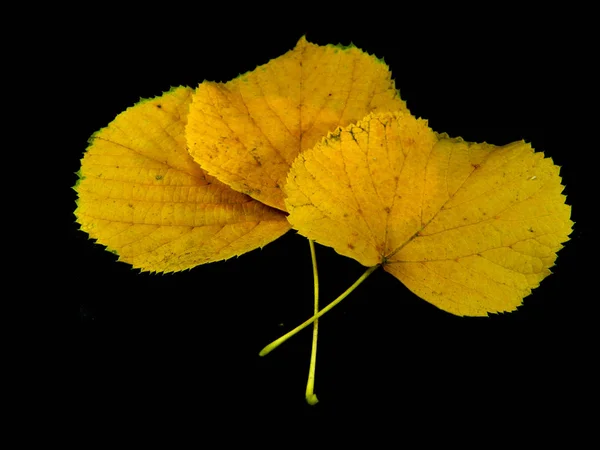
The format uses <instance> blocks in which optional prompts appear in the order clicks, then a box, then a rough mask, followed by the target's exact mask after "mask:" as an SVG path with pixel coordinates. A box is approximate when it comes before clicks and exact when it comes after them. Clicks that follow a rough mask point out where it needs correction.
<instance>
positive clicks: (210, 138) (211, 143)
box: [186, 38, 406, 210]
mask: <svg viewBox="0 0 600 450" xmlns="http://www.w3.org/2000/svg"><path fill="white" fill-rule="evenodd" d="M397 110H402V111H406V105H405V103H404V102H403V101H402V100H401V99H400V97H399V95H398V92H397V90H396V88H395V87H394V82H393V80H392V79H391V73H390V71H389V69H388V67H387V65H385V63H383V61H381V60H378V59H377V58H375V57H374V56H371V55H369V54H367V53H364V52H362V51H361V50H359V49H357V48H356V47H353V46H350V47H338V46H332V45H327V46H319V45H315V44H311V43H309V42H307V41H306V39H305V38H301V39H300V41H299V42H298V44H297V45H296V47H295V48H294V49H293V50H291V51H289V52H288V53H286V54H284V55H283V56H280V57H279V58H276V59H274V60H272V61H270V62H269V63H267V64H265V65H263V66H260V67H258V68H257V69H255V70H254V71H252V72H249V73H246V74H243V75H240V76H239V77H238V78H236V79H234V80H232V81H229V82H228V83H225V84H223V83H213V82H203V83H201V84H200V85H199V87H198V89H197V90H196V93H195V94H194V98H193V102H192V105H191V107H190V115H189V123H188V125H187V129H186V133H187V138H188V147H189V150H190V154H191V155H192V157H193V158H194V160H195V161H196V162H197V163H198V164H200V166H201V167H202V168H203V169H205V170H207V171H208V173H210V174H211V175H213V176H215V177H216V178H218V179H219V180H221V181H222V182H224V183H226V184H228V185H229V186H231V187H232V188H233V189H235V190H237V191H239V192H243V193H245V194H248V195H250V196H252V197H253V198H255V199H257V200H259V201H261V202H263V203H265V204H267V205H270V206H272V207H274V208H278V209H280V210H285V206H284V195H283V192H282V187H283V185H284V184H285V179H286V175H287V173H288V171H289V169H290V166H291V164H292V162H293V161H294V159H295V158H296V156H297V155H298V154H299V153H300V152H303V151H305V150H307V149H310V148H312V147H313V146H314V145H315V144H316V143H317V142H319V141H320V140H321V139H322V138H323V137H324V136H325V135H326V134H327V132H329V131H333V130H334V129H335V128H336V127H338V126H346V125H348V124H350V123H353V122H356V121H357V120H360V119H362V118H363V117H364V116H366V115H367V114H368V113H370V112H374V111H397Z"/></svg>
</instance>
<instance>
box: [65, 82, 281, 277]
mask: <svg viewBox="0 0 600 450" xmlns="http://www.w3.org/2000/svg"><path fill="white" fill-rule="evenodd" d="M191 94H192V90H191V89H189V88H185V87H180V88H176V89H173V90H171V91H170V92H168V93H166V94H164V95H163V96H161V97H156V98H154V99H151V100H145V101H142V102H140V103H138V104H137V105H135V106H133V107H131V108H129V109H127V110H126V111H125V112H123V113H121V114H119V115H118V116H117V117H116V118H115V120H114V121H113V122H111V123H110V124H109V125H108V127H106V128H104V129H102V130H100V131H99V132H97V133H96V134H95V135H94V136H93V137H92V140H91V141H90V142H91V145H90V146H89V147H88V149H87V151H86V153H85V155H84V157H83V158H82V160H81V170H80V173H79V175H80V179H79V181H78V184H77V185H76V187H75V189H76V191H77V192H78V194H79V199H78V207H77V210H76V211H75V215H76V217H77V221H78V222H79V223H80V224H81V229H82V230H83V231H85V232H87V233H89V235H90V237H92V238H94V239H97V241H98V243H100V244H103V245H105V246H107V247H108V249H109V250H111V251H113V252H115V253H117V254H118V255H119V260H120V261H124V262H127V263H129V264H131V265H133V266H134V267H136V268H140V269H142V270H143V271H153V272H174V271H179V270H184V269H189V268H192V267H194V266H196V265H198V264H203V263H207V262H212V261H218V260H222V259H227V258H230V257H232V256H236V255H240V254H242V253H245V252H248V251H250V250H253V249H255V248H257V247H262V246H264V245H266V244H268V243H269V242H271V241H273V240H274V239H276V238H278V237H279V236H281V235H282V234H284V233H285V232H286V231H287V230H288V229H289V224H288V222H287V220H286V218H285V215H284V214H282V213H281V212H279V211H277V210H275V209H273V208H269V207H268V206H265V205H262V204H261V203H259V202H257V201H255V200H253V199H251V198H250V197H248V196H246V195H243V194H240V193H239V192H235V191H233V190H232V189H231V188H229V187H228V186H226V185H225V184H223V183H221V182H219V181H218V180H216V179H214V178H213V177H211V176H209V175H207V174H206V172H204V171H203V170H202V169H201V168H200V167H199V166H198V165H197V164H196V163H195V162H194V161H193V160H192V158H191V157H190V156H189V154H188V152H187V150H186V144H185V136H184V131H185V124H186V118H187V112H188V108H189V103H190V101H191Z"/></svg>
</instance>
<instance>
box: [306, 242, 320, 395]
mask: <svg viewBox="0 0 600 450" xmlns="http://www.w3.org/2000/svg"><path fill="white" fill-rule="evenodd" d="M308 243H309V244H310V257H311V260H312V266H313V281H314V283H315V309H314V311H315V312H314V314H318V313H319V272H318V271H317V255H316V253H315V243H314V241H312V240H311V239H309V240H308ZM318 334H319V319H316V320H315V321H314V323H313V341H312V348H311V352H310V367H309V369H308V382H307V383H306V401H307V402H308V404H309V405H316V404H317V403H319V399H318V398H317V396H316V395H315V369H316V366H317V336H318Z"/></svg>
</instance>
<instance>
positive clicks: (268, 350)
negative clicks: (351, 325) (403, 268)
mask: <svg viewBox="0 0 600 450" xmlns="http://www.w3.org/2000/svg"><path fill="white" fill-rule="evenodd" d="M378 267H379V266H378V265H377V266H373V267H369V268H368V269H367V270H366V271H365V273H363V274H362V275H361V276H360V278H359V279H358V280H356V281H355V282H354V284H353V285H352V286H350V287H349V288H348V289H346V290H345V291H344V293H343V294H342V295H340V296H339V297H338V298H336V299H335V300H334V301H332V302H331V303H330V304H329V305H327V306H326V307H325V308H323V309H322V310H321V311H319V312H318V313H317V314H315V315H314V316H312V317H311V318H310V319H308V320H307V321H305V322H304V323H302V324H300V325H298V326H297V327H296V328H294V329H293V330H292V331H290V332H288V333H286V334H284V335H283V336H281V337H280V338H279V339H276V340H274V341H273V342H271V343H270V344H269V345H267V346H266V347H265V348H263V349H262V350H261V351H260V353H259V355H260V356H265V355H268V354H269V353H271V352H272V351H273V350H275V349H276V348H277V347H279V346H280V345H281V344H283V343H284V342H285V341H287V340H288V339H289V338H291V337H292V336H293V335H295V334H296V333H298V332H299V331H302V330H303V329H304V328H306V327H307V326H309V325H310V324H311V323H313V322H314V321H315V320H317V319H318V318H319V317H321V316H322V315H323V314H325V313H326V312H328V311H329V310H330V309H331V308H333V307H334V306H335V305H337V304H338V303H339V302H341V301H342V300H344V299H345V298H346V297H347V296H348V295H350V293H351V292H352V291H354V289H356V288H357V287H358V286H359V285H360V284H361V283H362V282H363V281H365V279H366V278H367V277H368V276H369V275H371V273H373V271H374V270H375V269H377V268H378Z"/></svg>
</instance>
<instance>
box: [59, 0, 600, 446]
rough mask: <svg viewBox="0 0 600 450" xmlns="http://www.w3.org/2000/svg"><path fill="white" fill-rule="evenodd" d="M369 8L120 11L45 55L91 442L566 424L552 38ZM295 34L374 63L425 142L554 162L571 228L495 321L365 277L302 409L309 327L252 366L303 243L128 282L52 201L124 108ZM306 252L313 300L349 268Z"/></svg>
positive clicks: (576, 238)
mask: <svg viewBox="0 0 600 450" xmlns="http://www.w3.org/2000/svg"><path fill="white" fill-rule="evenodd" d="M380 7H381V8H382V11H380V13H381V15H380V16H378V17H373V18H371V17H368V16H363V15H362V14H361V13H360V12H358V11H357V12H356V14H355V15H352V16H343V15H341V13H340V12H339V11H332V12H324V11H317V10H315V11H312V12H310V11H309V13H306V14H305V15H304V16H298V15H296V14H292V13H291V12H290V11H287V12H286V11H285V10H281V11H275V13H274V14H275V15H274V16H273V17H272V18H268V19H267V18H265V17H266V16H264V15H261V14H258V13H257V12H256V11H255V10H251V9H247V10H244V11H242V10H237V9H234V8H233V6H231V5H229V6H227V5H223V9H222V10H221V9H219V10H218V11H214V10H210V11H209V10H203V9H201V8H196V9H195V10H189V11H188V10H184V9H182V8H180V7H177V8H173V9H172V10H171V9H169V6H168V5H165V6H164V10H155V11H145V12H139V15H138V14H137V13H136V14H135V15H129V14H127V15H125V14H123V13H122V11H120V10H119V9H110V10H102V9H101V8H100V9H99V10H98V11H97V12H96V13H95V14H94V15H93V16H92V17H89V20H88V18H86V19H85V20H84V19H81V21H80V22H78V24H77V25H76V26H75V27H73V28H72V29H71V30H70V32H69V33H67V34H65V36H64V39H63V41H62V42H61V44H60V46H61V53H63V54H64V55H67V61H65V64H68V66H69V67H70V68H71V69H70V71H69V72H68V74H65V75H64V80H63V81H66V85H65V89H66V88H67V86H68V89H69V91H70V92H71V94H74V95H71V96H69V97H67V98H68V100H67V102H68V104H67V105H65V106H67V107H68V108H69V109H70V110H72V111H77V114H76V116H77V117H76V118H75V119H74V122H72V123H71V125H70V127H69V133H68V138H67V139H66V140H65V145H64V146H63V148H64V152H63V154H62V155H61V156H62V157H64V161H63V167H62V169H63V170H64V173H65V177H66V179H65V191H64V192H65V199H66V202H65V206H64V210H63V211H64V216H63V217H64V219H65V229H66V230H67V231H68V243H69V245H68V246H67V252H68V253H67V254H66V255H63V256H66V258H65V259H66V260H67V261H68V263H67V267H64V269H66V273H68V279H67V286H66V289H65V291H66V292H68V293H69V294H68V298H69V300H70V301H72V302H73V304H74V305H76V304H79V319H78V322H79V330H78V335H77V340H78V342H77V345H78V350H77V353H76V363H77V368H78V369H77V377H78V380H79V383H80V385H79V386H80V388H79V396H80V399H81V404H80V407H81V409H82V412H85V414H84V416H85V417H86V420H87V421H88V425H89V426H90V427H93V428H94V429H95V430H96V431H97V434H98V435H103V434H104V433H108V432H109V431H111V430H114V429H120V428H123V429H132V427H139V428H137V429H139V430H140V432H141V433H147V432H149V430H151V429H152V430H157V429H163V428H165V427H169V426H173V425H174V426H176V427H177V428H178V429H180V430H182V431H185V430H188V431H190V430H191V432H192V433H193V432H194V430H198V429H199V427H200V428H202V427H205V426H206V425H207V424H212V423H217V424H223V423H228V424H231V425H239V424H242V423H249V424H252V426H253V427H255V429H256V430H257V432H258V431H260V430H261V429H265V430H268V429H269V428H270V424H271V423H272V421H280V420H281V419H283V420H284V421H288V422H289V423H295V421H296V420H297V419H298V418H312V419H315V420H316V421H317V422H316V423H319V424H321V425H322V426H323V427H325V426H326V424H328V423H330V420H332V419H333V418H340V417H341V418H344V417H353V418H355V419H357V420H363V419H367V418H373V417H375V418H380V417H381V418H383V417H387V418H389V419H390V420H391V422H392V423H393V424H394V427H395V429H397V430H398V432H399V433H401V432H404V431H408V430H409V429H410V428H411V427H412V425H413V424H425V425H426V426H429V425H433V424H434V423H445V422H454V423H455V431H454V432H455V433H458V434H459V435H460V433H468V432H470V431H468V430H470V429H471V428H477V427H479V428H481V429H485V430H488V429H503V428H505V427H506V428H511V427H515V426H516V425H515V424H526V425H522V426H525V427H527V428H531V427H533V426H534V424H536V423H537V424H541V425H540V426H541V427H542V428H547V427H551V426H552V425H550V424H555V423H564V421H565V420H567V419H569V420H570V419H572V418H573V417H574V415H576V411H577V408H576V407H575V404H576V402H578V401H580V400H581V399H582V398H585V396H587V395H588V391H587V387H586V386H587V381H588V378H587V377H588V376H589V373H588V365H589V361H590V358H591V355H590V354H589V353H588V351H589V348H590V344H589V341H588V340H587V339H588V334H589V333H590V329H589V328H588V327H587V326H586V325H585V324H584V323H583V317H584V315H585V310H586V307H587V304H586V303H587V302H589V297H588V296H587V295H586V294H585V293H584V292H583V288H580V286H582V283H581V280H582V278H583V274H582V271H581V268H580V264H581V262H580V261H579V260H578V258H577V256H578V254H579V252H581V246H582V244H581V242H580V241H581V238H582V231H581V230H582V227H580V220H581V219H580V218H579V217H578V214H580V210H578V201H579V202H581V198H582V196H583V193H584V187H583V185H582V183H583V180H582V179H581V177H578V172H577V171H578V170H579V168H580V167H581V161H578V159H577V158H576V155H575V154H574V152H573V149H572V148H569V147H565V146H564V145H558V144H557V141H556V140H555V139H554V131H555V130H553V128H552V126H551V125H550V124H552V123H554V121H553V114H555V113H556V106H555V103H554V102H555V99H556V97H557V96H560V95H561V94H560V92H561V91H560V79H559V77H558V76H557V73H556V70H555V68H556V66H557V65H560V64H562V63H563V61H561V58H562V57H563V56H561V55H558V54H557V53H556V51H555V50H556V43H557V42H558V41H560V39H561V36H560V35H559V34H558V35H557V32H556V30H555V29H554V28H552V26H550V25H548V23H547V22H546V21H543V20H538V19H536V18H524V17H523V16H522V15H521V13H520V12H518V11H503V12H502V13H501V12H499V11H497V10H493V9H492V10H490V11H489V12H478V13H477V14H479V16H478V17H477V18H476V19H475V18H470V19H468V18H467V17H447V16H446V15H445V13H444V12H436V13H435V14H434V13H433V11H428V12H421V13H418V14H415V13H408V12H406V13H403V12H402V11H401V10H398V8H401V5H396V6H395V7H394V8H396V9H390V8H388V7H384V6H383V5H380ZM228 9H231V10H230V11H228ZM315 17H318V18H320V20H315ZM304 34H305V35H306V37H307V39H308V40H309V41H311V42H315V43H318V44H327V43H342V44H349V43H350V41H352V42H353V43H354V44H355V45H356V46H357V47H359V48H361V49H363V50H365V51H368V52H369V53H373V54H375V55H377V56H378V57H384V58H385V61H386V62H387V64H388V65H389V66H390V68H391V70H392V73H393V76H394V78H395V80H396V85H397V87H398V88H399V89H400V93H401V96H402V98H403V99H404V100H406V101H407V104H408V107H409V109H410V110H411V112H412V113H413V114H414V115H416V116H418V117H423V118H426V119H428V120H429V124H430V126H431V127H432V128H433V129H434V130H436V131H444V132H447V133H448V134H450V135H451V136H462V137H463V138H464V139H466V140H469V141H478V142H480V141H487V142H489V143H493V144H497V145H502V144H507V143H510V142H513V141H516V140H520V139H525V140H526V141H528V142H531V143H532V145H533V146H534V148H535V149H536V150H538V151H543V152H545V154H546V155H547V156H550V157H552V158H553V160H554V162H555V163H556V164H558V165H560V166H563V168H562V170H561V174H562V176H563V182H564V184H565V185H566V189H565V191H564V192H565V194H567V196H568V203H569V204H572V205H573V213H572V218H573V220H575V221H576V222H577V224H576V226H575V229H574V232H573V234H572V235H571V241H570V242H568V243H567V244H566V246H565V248H564V249H563V250H561V251H560V253H559V258H558V260H557V265H556V266H555V267H554V268H553V272H554V274H553V275H551V276H550V277H548V278H547V279H546V280H544V281H543V282H542V284H541V286H540V287H539V288H538V289H535V290H534V292H533V295H531V296H529V297H527V298H526V299H525V301H524V305H523V306H522V307H520V308H519V310H518V311H517V312H514V313H512V314H504V315H496V316H493V317H490V318H460V317H456V316H453V315H450V314H448V313H445V312H443V311H441V310H439V309H437V308H436V307H434V306H431V305H429V304H428V303H427V302H425V301H423V300H421V299H419V298H418V297H416V296H415V295H413V294H412V293H411V292H410V291H408V289H406V288H405V287H404V286H403V285H402V284H401V283H400V282H399V281H398V280H396V279H395V278H393V277H392V276H391V275H389V274H387V273H385V272H383V271H376V272H375V273H374V274H373V275H372V276H371V277H370V278H369V279H368V280H367V281H366V282H365V283H364V284H363V285H362V286H360V287H359V288H358V289H357V290H356V291H355V292H354V293H353V294H352V295H351V296H350V297H348V298H347V299H346V300H344V301H343V303H342V304H340V305H339V306H337V307H336V308H335V309H333V310H332V311H331V312H330V313H328V314H327V315H326V316H325V317H324V318H323V319H322V320H321V322H320V323H321V326H320V337H319V351H318V362H317V379H316V393H317V395H318V397H319V399H320V403H319V404H318V405H317V406H314V407H310V406H308V405H307V404H306V403H305V401H304V389H305V382H306V375H307V372H308V362H309V354H310V342H311V333H310V332H309V331H304V332H302V333H300V334H299V335H297V336H295V337H294V338H292V339H291V340H290V341H288V342H287V343H285V344H284V345H283V346H281V347H280V348H279V349H277V350H276V351H274V352H273V353H271V354H270V355H268V356H267V357H264V358H260V357H259V356H258V352H259V350H260V349H261V348H262V347H263V346H264V345H266V344H267V343H269V342H270V341H272V340H273V339H275V338H277V337H278V336H280V335H281V334H282V333H284V332H286V331H288V330H289V329H291V328H293V327H294V326H296V325H297V324H299V323H300V322H302V321H303V320H305V319H306V318H308V317H309V316H310V315H311V314H312V272H311V264H310V254H309V248H308V243H307V241H306V240H305V239H304V238H302V237H301V236H298V235H296V234H295V233H294V232H293V231H291V232H289V233H288V234H287V235H285V236H284V237H282V238H281V239H279V240H278V241H276V242H274V243H272V244H269V245H268V246H266V247H265V248H264V249H263V250H257V251H253V252H251V253H248V254H245V255H243V256H241V257H239V258H235V259H232V260H229V261H226V262H219V263H213V264H209V265H206V266H200V267H197V268H195V269H193V270H191V271H186V272H183V273H177V274H172V275H149V274H140V273H138V271H135V270H131V269H130V267H129V266H128V265H126V264H123V263H118V262H116V257H115V256H114V255H112V254H110V253H108V252H106V251H105V250H104V249H103V247H101V246H99V245H96V244H94V243H93V241H91V240H88V238H87V235H86V234H85V233H83V232H81V231H78V226H77V224H75V223H74V219H75V218H74V216H73V210H74V209H75V193H74V192H73V191H71V190H69V187H70V186H72V185H73V184H74V183H75V180H76V176H75V175H74V172H76V171H77V170H78V168H79V159H80V158H81V156H82V154H83V151H84V150H85V148H86V146H87V139H88V138H89V136H90V135H91V134H92V133H93V132H94V131H96V130H97V129H99V128H102V127H104V126H106V125H107V124H108V123H109V122H110V121H111V120H112V119H113V118H114V117H115V116H116V115H117V114H118V113H119V112H121V111H122V110H124V109H125V108H127V107H129V106H131V105H133V104H134V103H136V102H137V101H138V100H139V99H140V98H147V97H153V96H156V95H160V94H161V93H162V92H163V91H167V90H168V89H169V88H170V87H171V86H178V85H189V86H196V85H197V84H198V83H199V82H201V81H202V80H204V79H207V80H216V81H227V80H229V79H231V78H234V77H236V76H237V75H238V74H239V73H243V72H246V71H248V70H252V69H254V68H255V67H256V66H257V65H259V64H263V63H266V62H267V61H268V60H269V59H271V58H275V57H277V56H279V55H281V54H283V53H285V52H286V51H288V50H290V49H291V48H293V47H294V45H295V44H296V42H297V40H298V39H299V38H300V36H302V35H304ZM63 98H64V97H63ZM67 191H68V193H67ZM317 252H318V264H319V273H320V277H321V298H322V302H323V304H325V303H327V302H328V301H330V300H331V299H333V298H335V297H337V295H339V294H340V293H341V292H342V291H343V290H345V289H346V288H347V287H348V286H349V285H350V284H352V283H353V282H354V280H355V279H356V278H358V277H359V276H360V274H361V273H362V272H363V270H364V268H363V267H362V266H360V265H359V264H358V263H356V262H355V261H353V260H350V259H347V258H345V257H342V256H340V255H337V254H336V253H335V252H334V251H332V250H331V249H328V248H325V247H321V246H317ZM107 411H108V412H107ZM204 415H206V417H208V419H207V418H203V416H204ZM535 426H537V425H535Z"/></svg>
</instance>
